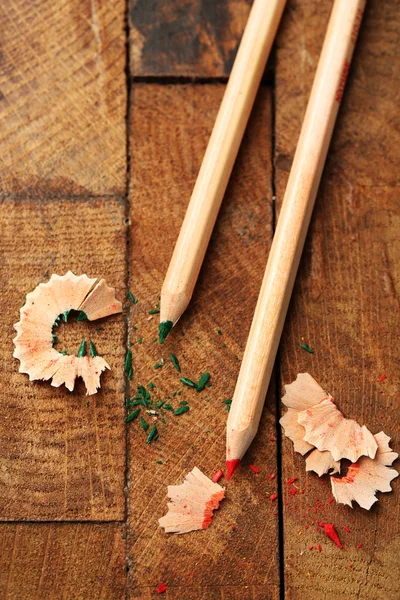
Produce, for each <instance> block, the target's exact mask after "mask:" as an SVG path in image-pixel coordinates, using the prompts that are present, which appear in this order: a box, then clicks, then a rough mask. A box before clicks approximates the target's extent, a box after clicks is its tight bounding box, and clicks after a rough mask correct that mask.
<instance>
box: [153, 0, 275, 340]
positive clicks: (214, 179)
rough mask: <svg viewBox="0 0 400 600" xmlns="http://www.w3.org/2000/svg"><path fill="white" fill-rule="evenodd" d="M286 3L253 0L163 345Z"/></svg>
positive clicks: (203, 173) (170, 301) (196, 267)
mask: <svg viewBox="0 0 400 600" xmlns="http://www.w3.org/2000/svg"><path fill="white" fill-rule="evenodd" d="M285 3H286V0H254V3H253V6H252V8H251V11H250V15H249V18H248V21H247V25H246V28H245V31H244V33H243V37H242V40H241V43H240V46H239V50H238V53H237V56H236V59H235V62H234V65H233V68H232V73H231V75H230V78H229V82H228V85H227V87H226V90H225V94H224V97H223V99H222V102H221V106H220V109H219V112H218V115H217V119H216V121H215V125H214V128H213V131H212V134H211V137H210V140H209V143H208V146H207V150H206V153H205V155H204V159H203V162H202V165H201V168H200V171H199V174H198V177H197V180H196V184H195V187H194V189H193V193H192V196H191V199H190V202H189V205H188V208H187V212H186V215H185V218H184V221H183V223H182V227H181V230H180V233H179V237H178V240H177V242H176V245H175V249H174V252H173V255H172V258H171V262H170V264H169V267H168V271H167V274H166V277H165V280H164V284H163V286H162V290H161V302H160V331H159V341H160V343H163V342H164V340H165V338H166V336H167V335H168V334H169V332H170V331H171V329H172V327H173V325H175V323H176V322H177V321H178V319H179V318H180V317H181V315H182V314H183V312H184V311H185V309H186V307H187V306H188V304H189V302H190V299H191V297H192V293H193V290H194V287H195V285H196V281H197V277H198V275H199V271H200V268H201V265H202V263H203V259H204V255H205V253H206V250H207V246H208V243H209V241H210V237H211V233H212V230H213V227H214V224H215V221H216V218H217V215H218V211H219V208H220V206H221V202H222V198H223V196H224V193H225V190H226V186H227V184H228V180H229V177H230V174H231V171H232V167H233V164H234V162H235V159H236V156H237V153H238V149H239V146H240V142H241V140H242V137H243V133H244V130H245V128H246V124H247V121H248V118H249V115H250V111H251V109H252V106H253V104H254V99H255V97H256V94H257V90H258V87H259V85H260V81H261V77H262V74H263V72H264V69H265V65H266V62H267V58H268V55H269V53H270V50H271V46H272V42H273V40H274V38H275V34H276V31H277V28H278V24H279V21H280V18H281V15H282V12H283V8H284V6H285Z"/></svg>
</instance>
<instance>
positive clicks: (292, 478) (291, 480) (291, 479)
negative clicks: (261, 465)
mask: <svg viewBox="0 0 400 600" xmlns="http://www.w3.org/2000/svg"><path fill="white" fill-rule="evenodd" d="M296 479H297V477H291V478H290V479H288V480H287V482H288V484H289V485H292V483H294V482H295V481H296Z"/></svg>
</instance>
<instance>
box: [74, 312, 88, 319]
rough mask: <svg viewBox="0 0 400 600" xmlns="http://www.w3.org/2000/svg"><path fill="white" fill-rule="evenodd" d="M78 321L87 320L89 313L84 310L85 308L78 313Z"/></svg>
mask: <svg viewBox="0 0 400 600" xmlns="http://www.w3.org/2000/svg"><path fill="white" fill-rule="evenodd" d="M76 320H77V321H87V320H88V318H87V315H86V313H85V312H83V310H81V312H80V313H79V315H78V318H77V319H76Z"/></svg>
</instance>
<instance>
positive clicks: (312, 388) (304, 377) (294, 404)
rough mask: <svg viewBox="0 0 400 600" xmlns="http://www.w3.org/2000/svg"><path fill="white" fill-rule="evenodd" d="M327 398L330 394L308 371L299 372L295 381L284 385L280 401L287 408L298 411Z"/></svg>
mask: <svg viewBox="0 0 400 600" xmlns="http://www.w3.org/2000/svg"><path fill="white" fill-rule="evenodd" d="M327 398H329V399H331V398H332V396H331V395H330V394H328V393H327V392H325V391H324V390H323V389H322V387H321V386H320V385H319V383H317V382H316V381H315V379H314V378H313V377H311V375H310V374H309V373H299V374H298V375H297V377H296V380H295V381H292V383H289V384H286V385H285V395H284V396H283V398H282V402H283V404H284V405H285V406H287V407H288V408H292V409H294V410H296V411H297V412H299V411H301V410H305V409H307V408H311V407H312V406H315V405H316V404H319V403H320V402H322V400H326V399H327Z"/></svg>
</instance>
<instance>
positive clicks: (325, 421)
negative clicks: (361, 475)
mask: <svg viewBox="0 0 400 600" xmlns="http://www.w3.org/2000/svg"><path fill="white" fill-rule="evenodd" d="M298 421H299V423H300V425H303V427H304V428H305V430H306V433H305V436H304V440H305V441H306V442H308V443H309V444H312V445H313V446H315V447H316V448H318V450H321V451H323V450H329V452H331V454H332V456H333V458H334V460H340V459H342V458H348V459H349V460H350V461H351V462H353V463H354V462H356V461H357V460H358V459H359V458H360V456H363V455H366V456H369V457H370V458H374V456H375V454H376V450H377V448H378V446H377V443H376V441H375V438H374V436H373V435H372V433H371V432H370V431H369V430H368V429H367V428H366V427H365V425H363V426H362V427H361V426H360V425H359V424H358V423H357V422H356V421H354V420H353V419H345V417H344V416H343V414H342V413H341V412H340V410H339V409H338V408H337V406H336V405H335V404H334V402H333V399H326V400H323V401H322V402H320V404H317V406H313V407H311V408H308V409H307V410H303V411H301V412H299V414H298Z"/></svg>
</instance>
